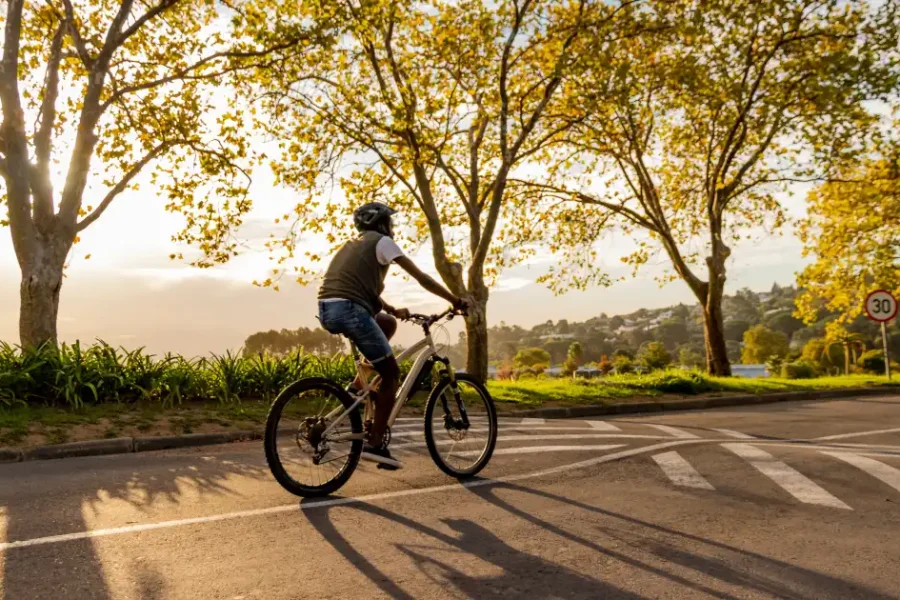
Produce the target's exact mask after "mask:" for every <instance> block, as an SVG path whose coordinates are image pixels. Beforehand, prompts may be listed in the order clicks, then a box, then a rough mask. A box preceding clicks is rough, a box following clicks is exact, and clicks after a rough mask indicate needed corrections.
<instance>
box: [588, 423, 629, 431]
mask: <svg viewBox="0 0 900 600" xmlns="http://www.w3.org/2000/svg"><path fill="white" fill-rule="evenodd" d="M585 423H589V424H590V425H591V427H593V428H594V429H599V430H601V431H622V430H621V429H619V428H618V427H616V426H615V425H613V424H612V423H607V422H606V421H585Z"/></svg>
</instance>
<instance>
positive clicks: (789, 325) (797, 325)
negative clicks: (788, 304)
mask: <svg viewBox="0 0 900 600" xmlns="http://www.w3.org/2000/svg"><path fill="white" fill-rule="evenodd" d="M764 325H765V326H766V327H768V328H769V329H774V330H775V331H780V332H781V333H783V334H784V335H785V336H787V338H788V339H791V337H792V336H793V335H794V334H795V333H796V332H798V331H800V330H801V329H803V321H801V320H800V319H798V318H796V317H794V316H793V315H792V314H791V311H790V309H788V310H784V311H781V312H778V313H775V314H774V315H771V316H770V317H768V318H767V319H766V320H765V322H764Z"/></svg>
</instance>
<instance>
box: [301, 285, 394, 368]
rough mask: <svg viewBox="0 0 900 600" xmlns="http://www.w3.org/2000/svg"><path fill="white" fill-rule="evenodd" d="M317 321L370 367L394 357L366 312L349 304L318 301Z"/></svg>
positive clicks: (383, 337)
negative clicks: (350, 345)
mask: <svg viewBox="0 0 900 600" xmlns="http://www.w3.org/2000/svg"><path fill="white" fill-rule="evenodd" d="M319 321H320V322H321V323H322V327H323V328H324V329H325V331H327V332H328V333H333V334H337V335H342V336H344V337H345V338H347V339H348V340H350V341H351V342H353V344H354V345H355V346H356V348H357V349H358V350H359V352H360V354H362V355H363V356H365V357H366V360H368V361H369V362H370V363H372V364H373V365H374V364H375V363H378V362H380V361H382V360H384V359H386V358H388V357H390V356H392V355H393V354H394V351H393V350H392V349H391V344H390V342H388V339H387V337H386V336H385V335H384V332H383V331H381V327H379V326H378V323H376V322H375V319H374V318H373V317H372V315H370V314H369V311H367V310H366V309H365V308H363V307H362V306H360V305H359V304H357V303H355V302H351V301H350V300H338V299H334V300H320V301H319Z"/></svg>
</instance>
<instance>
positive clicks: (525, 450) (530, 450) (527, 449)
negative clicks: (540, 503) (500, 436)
mask: <svg viewBox="0 0 900 600" xmlns="http://www.w3.org/2000/svg"><path fill="white" fill-rule="evenodd" d="M624 446H625V444H599V445H595V446H519V447H517V448H497V449H495V450H494V454H493V455H494V456H497V455H498V454H535V453H538V452H590V451H591V450H612V449H614V448H623V447H624ZM480 455H481V450H467V451H465V452H454V453H453V456H480Z"/></svg>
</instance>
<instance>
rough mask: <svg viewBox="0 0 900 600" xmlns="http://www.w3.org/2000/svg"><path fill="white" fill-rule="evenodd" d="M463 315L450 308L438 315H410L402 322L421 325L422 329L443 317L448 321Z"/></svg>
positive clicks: (461, 312)
mask: <svg viewBox="0 0 900 600" xmlns="http://www.w3.org/2000/svg"><path fill="white" fill-rule="evenodd" d="M464 314H465V313H464V312H463V311H461V310H456V309H455V308H452V307H451V308H448V309H447V310H445V311H444V312H442V313H441V314H439V315H420V314H416V313H411V314H410V315H409V318H407V319H404V320H405V321H410V322H413V323H416V324H417V325H421V326H422V327H430V326H432V325H434V324H435V323H437V322H438V321H440V320H441V319H443V318H445V317H446V318H447V320H448V321H449V320H450V319H452V318H453V317H454V316H456V315H464Z"/></svg>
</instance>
